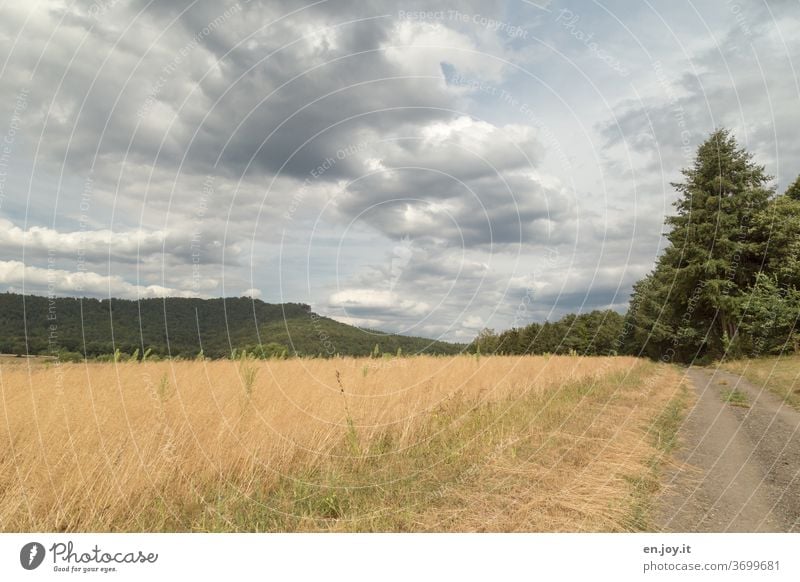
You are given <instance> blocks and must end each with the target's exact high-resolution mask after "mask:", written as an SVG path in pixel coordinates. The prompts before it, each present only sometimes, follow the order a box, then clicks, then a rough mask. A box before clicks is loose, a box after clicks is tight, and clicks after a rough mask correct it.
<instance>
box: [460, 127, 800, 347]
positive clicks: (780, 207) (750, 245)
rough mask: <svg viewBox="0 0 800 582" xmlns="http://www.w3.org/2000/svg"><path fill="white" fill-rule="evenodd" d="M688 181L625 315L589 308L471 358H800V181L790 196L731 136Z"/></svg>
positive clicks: (505, 335)
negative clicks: (530, 355) (495, 354)
mask: <svg viewBox="0 0 800 582" xmlns="http://www.w3.org/2000/svg"><path fill="white" fill-rule="evenodd" d="M682 175H683V180H682V181H681V182H677V183H673V184H672V186H673V187H674V188H675V189H676V191H677V193H678V194H679V196H678V199H677V201H676V202H675V209H676V210H675V213H674V215H672V216H670V217H668V218H667V221H666V225H665V226H666V227H667V232H666V233H665V236H666V239H667V241H668V244H667V246H666V249H665V250H664V252H663V253H662V254H661V255H660V257H659V258H658V260H657V261H656V264H655V267H654V269H653V270H652V271H651V272H650V273H649V274H648V275H647V276H646V277H645V278H644V279H642V280H640V281H639V282H637V283H636V284H635V286H634V288H633V294H632V296H631V300H630V304H629V308H628V311H627V313H626V314H625V315H624V316H622V315H619V314H617V313H615V312H613V311H593V312H591V313H587V314H580V315H574V314H570V315H567V316H565V317H563V318H562V319H560V320H559V321H557V322H554V323H549V322H546V323H544V324H540V323H531V324H530V325H528V326H526V327H522V328H519V329H510V330H507V331H504V332H502V333H499V334H498V333H495V332H493V331H492V330H488V329H487V330H484V331H483V332H481V334H480V335H479V336H478V337H477V338H476V339H475V340H474V341H473V342H472V344H470V350H471V351H473V352H477V351H480V352H483V353H489V352H494V351H498V352H500V353H505V354H526V353H534V354H541V353H557V354H564V353H577V354H585V355H615V354H627V355H634V356H646V357H649V358H651V359H655V360H661V361H664V362H679V363H688V362H698V363H702V362H709V361H713V360H719V359H722V358H728V359H734V358H739V357H758V356H761V355H774V354H779V353H783V352H785V351H797V350H798V344H800V334H798V329H797V320H798V315H800V291H799V290H798V289H800V262H799V261H800V177H798V178H797V179H796V180H795V181H794V183H793V184H792V185H791V186H789V188H788V189H787V190H786V191H785V192H783V193H777V192H776V191H775V188H774V187H771V186H770V185H769V183H770V182H771V180H772V177H771V176H768V175H767V174H766V173H765V169H764V166H761V165H759V164H757V163H756V162H755V161H754V159H753V155H752V154H750V153H749V152H747V151H746V150H745V149H744V148H742V147H740V146H739V144H738V143H737V142H736V140H735V138H734V137H733V136H732V134H731V132H730V131H729V130H726V129H719V130H717V131H714V132H713V133H712V134H711V135H710V136H709V137H708V139H707V140H706V141H705V142H704V143H703V144H702V145H700V147H699V148H698V150H697V155H696V157H695V159H694V163H693V165H692V166H691V167H689V168H685V169H683V170H682Z"/></svg>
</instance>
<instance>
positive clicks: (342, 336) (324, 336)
mask: <svg viewBox="0 0 800 582" xmlns="http://www.w3.org/2000/svg"><path fill="white" fill-rule="evenodd" d="M53 302H54V303H53V306H54V309H55V313H56V314H57V316H58V319H57V322H58V341H59V346H58V348H59V350H60V351H63V352H71V353H77V354H81V355H82V356H83V355H84V354H85V356H86V357H88V358H96V359H98V360H105V361H113V360H114V357H115V355H114V354H115V350H116V349H119V350H120V355H119V356H118V358H119V360H118V361H122V360H123V359H126V358H127V354H131V353H134V352H135V350H137V349H139V350H140V353H141V350H144V353H145V354H146V355H145V356H143V358H142V359H143V360H154V359H159V357H170V358H184V359H194V358H195V357H196V356H197V354H198V352H199V351H200V346H201V345H202V348H203V357H205V358H212V359H216V358H228V357H231V354H232V348H233V349H236V348H241V347H246V348H247V349H248V350H249V351H251V352H252V353H257V354H260V353H262V352H263V353H264V356H263V357H266V358H277V357H288V356H289V355H292V356H309V355H318V354H319V355H321V356H323V357H332V356H333V355H334V354H335V353H337V352H338V353H340V354H342V355H347V356H369V355H371V353H372V349H373V346H374V345H375V337H376V335H379V336H380V344H381V346H382V347H383V348H384V349H385V350H386V351H387V352H389V351H390V352H396V351H397V349H398V348H402V351H403V353H406V354H422V353H426V354H457V353H459V352H460V351H461V350H462V349H463V346H462V345H458V344H449V343H445V342H438V341H433V340H429V339H424V338H417V337H407V336H400V335H392V334H381V333H380V332H376V331H374V330H364V329H359V328H356V327H353V326H350V325H346V324H344V323H339V322H338V321H334V320H332V319H329V318H326V317H321V316H318V315H317V314H315V313H313V312H312V311H311V309H310V307H309V306H308V305H304V304H299V303H284V304H269V303H264V302H263V301H260V300H252V299H250V298H219V299H188V298H179V297H168V298H165V299H142V300H139V301H132V300H126V299H112V300H108V299H102V300H100V299H87V298H82V299H79V298H74V297H62V298H56V299H54V300H53ZM49 307H50V306H49V305H48V298H47V297H39V296H34V295H20V294H16V293H0V352H2V353H11V354H19V355H27V354H33V355H36V354H41V355H50V354H51V353H53V349H52V346H51V345H49V344H48V334H49V332H50V328H49V326H50V324H51V323H52V321H50V320H48V319H47V317H48V314H49ZM198 321H199V323H200V326H199V327H200V330H199V332H198ZM26 327H27V335H26V333H25V330H26ZM198 333H199V335H198ZM259 345H263V350H260V349H257V348H258V346H259ZM145 348H146V349H145ZM284 351H285V354H284ZM123 354H125V355H126V356H125V358H123ZM259 357H261V356H259Z"/></svg>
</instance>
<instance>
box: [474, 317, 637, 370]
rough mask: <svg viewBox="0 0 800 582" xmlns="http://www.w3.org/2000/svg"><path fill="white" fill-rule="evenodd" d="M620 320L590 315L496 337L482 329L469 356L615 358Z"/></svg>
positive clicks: (489, 330)
mask: <svg viewBox="0 0 800 582" xmlns="http://www.w3.org/2000/svg"><path fill="white" fill-rule="evenodd" d="M622 331H623V317H622V316H621V315H620V314H619V313H617V312H616V311H611V310H607V311H592V312H590V313H584V314H580V315H575V314H572V313H571V314H569V315H565V316H564V317H563V318H561V319H560V320H558V321H556V322H554V323H550V322H545V323H532V324H530V325H528V326H526V327H523V328H513V329H510V330H507V331H504V332H502V333H500V334H496V333H495V332H494V331H493V330H491V329H484V330H482V331H481V332H480V333H479V334H478V337H477V338H475V340H474V341H473V342H472V343H471V344H470V346H469V350H470V352H472V353H474V354H475V357H476V359H477V360H479V358H480V355H481V354H506V355H520V354H569V355H589V356H595V355H609V354H616V353H617V351H619V349H620V346H621V336H622Z"/></svg>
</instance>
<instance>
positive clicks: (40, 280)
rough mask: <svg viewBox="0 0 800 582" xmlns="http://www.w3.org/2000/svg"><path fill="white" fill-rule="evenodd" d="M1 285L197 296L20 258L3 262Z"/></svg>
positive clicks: (80, 292) (89, 292)
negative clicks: (31, 263)
mask: <svg viewBox="0 0 800 582" xmlns="http://www.w3.org/2000/svg"><path fill="white" fill-rule="evenodd" d="M0 284H3V285H8V286H12V287H15V288H20V289H24V290H25V291H26V292H28V293H45V292H47V293H53V294H56V295H77V296H82V295H95V296H108V297H120V298H123V299H144V298H148V297H197V296H198V294H197V293H194V292H192V291H186V290H182V289H173V288H170V287H163V286H161V285H134V284H132V283H129V282H128V281H125V280H124V279H123V278H122V277H120V276H118V275H110V276H108V275H101V274H99V273H92V272H73V271H65V270H63V269H43V268H40V267H33V266H28V265H25V264H24V263H22V262H20V261H0Z"/></svg>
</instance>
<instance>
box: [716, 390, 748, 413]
mask: <svg viewBox="0 0 800 582" xmlns="http://www.w3.org/2000/svg"><path fill="white" fill-rule="evenodd" d="M722 400H723V402H727V403H728V404H730V405H731V406H738V407H740V408H750V401H749V400H748V399H747V394H745V393H744V392H742V391H741V390H738V389H736V388H734V389H732V390H723V391H722Z"/></svg>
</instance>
